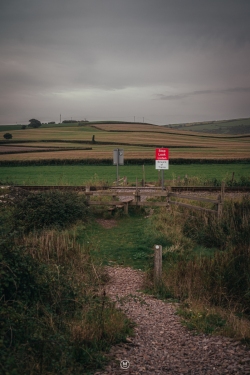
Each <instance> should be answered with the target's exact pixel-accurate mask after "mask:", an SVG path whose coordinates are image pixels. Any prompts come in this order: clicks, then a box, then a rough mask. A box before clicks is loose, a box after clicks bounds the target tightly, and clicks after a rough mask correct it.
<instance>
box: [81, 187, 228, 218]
mask: <svg viewBox="0 0 250 375" xmlns="http://www.w3.org/2000/svg"><path fill="white" fill-rule="evenodd" d="M85 195H86V197H87V200H88V204H89V205H102V206H109V207H113V208H115V207H119V208H123V209H124V212H125V213H128V207H129V206H148V207H169V206H170V205H177V206H180V207H185V208H188V209H191V210H199V211H203V212H207V213H213V214H217V216H218V217H219V218H220V217H221V216H222V206H223V201H224V196H225V183H222V185H221V193H220V195H219V196H218V198H217V199H209V198H204V197H200V196H196V195H185V194H177V193H173V192H171V188H169V189H168V190H157V191H146V190H140V189H139V188H136V189H135V190H134V191H118V190H97V191H88V190H86V192H85ZM91 196H92V197H95V198H97V199H90V198H91ZM105 196H106V197H111V200H109V201H103V200H102V199H101V198H102V197H105ZM120 197H123V198H121V200H119V198H120ZM159 197H161V198H164V200H162V201H148V200H147V199H145V198H159ZM99 198H100V199H99ZM171 198H174V199H175V200H171ZM178 199H188V200H192V201H199V202H206V203H211V204H213V205H215V206H216V209H209V208H204V207H201V206H196V205H192V204H187V203H183V202H179V201H178Z"/></svg>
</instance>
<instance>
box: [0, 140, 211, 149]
mask: <svg viewBox="0 0 250 375" xmlns="http://www.w3.org/2000/svg"><path fill="white" fill-rule="evenodd" d="M35 142H44V143H49V142H58V143H79V144H88V145H89V144H93V141H92V140H91V141H87V140H82V141H80V140H64V139H62V140H60V139H41V140H34V141H32V140H26V141H25V140H22V141H19V140H16V141H9V142H8V141H0V145H5V146H11V145H12V144H13V143H15V144H22V143H35ZM94 143H95V145H114V146H116V147H119V146H120V145H121V146H136V147H155V148H158V147H159V144H157V145H154V144H150V145H149V144H141V143H128V142H119V143H117V142H109V141H107V142H106V141H96V140H95V142H94ZM34 147H35V146H34ZM162 147H168V148H207V146H192V145H187V146H186V145H162Z"/></svg>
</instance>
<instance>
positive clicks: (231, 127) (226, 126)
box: [166, 118, 250, 134]
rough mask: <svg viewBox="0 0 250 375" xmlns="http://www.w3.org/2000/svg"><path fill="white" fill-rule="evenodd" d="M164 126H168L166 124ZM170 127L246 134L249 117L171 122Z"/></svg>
mask: <svg viewBox="0 0 250 375" xmlns="http://www.w3.org/2000/svg"><path fill="white" fill-rule="evenodd" d="M166 127H169V125H167V126H166ZM171 128H172V129H179V130H191V131H194V132H204V133H214V134H246V133H248V134H249V133H250V118H241V119H235V120H223V121H211V122H209V121H204V122H194V123H186V124H173V125H171Z"/></svg>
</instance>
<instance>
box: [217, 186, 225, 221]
mask: <svg viewBox="0 0 250 375" xmlns="http://www.w3.org/2000/svg"><path fill="white" fill-rule="evenodd" d="M224 198H225V181H222V183H221V192H220V195H219V197H218V199H219V201H220V203H218V218H219V219H221V218H222V212H223V202H224Z"/></svg>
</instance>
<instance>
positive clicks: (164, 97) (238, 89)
mask: <svg viewBox="0 0 250 375" xmlns="http://www.w3.org/2000/svg"><path fill="white" fill-rule="evenodd" d="M227 93H228V94H230V93H233V94H234V93H250V87H235V88H230V89H225V90H200V91H192V92H187V93H182V94H176V95H164V94H157V95H156V96H157V97H158V99H160V100H180V99H185V98H188V97H190V96H200V95H211V94H227Z"/></svg>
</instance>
